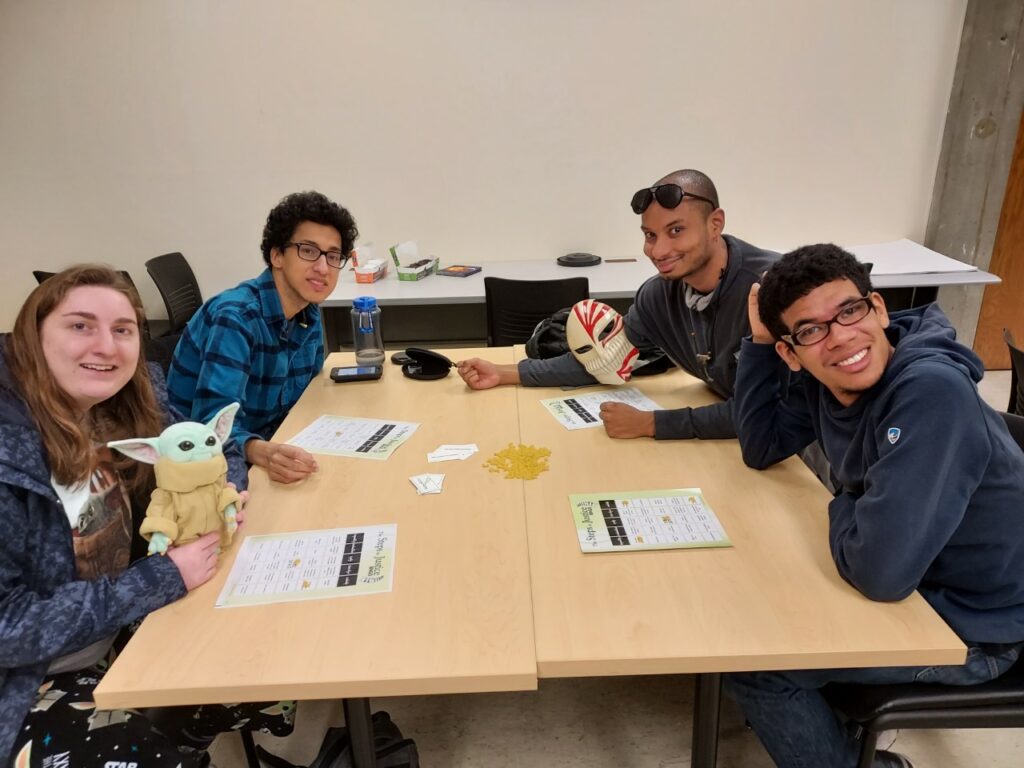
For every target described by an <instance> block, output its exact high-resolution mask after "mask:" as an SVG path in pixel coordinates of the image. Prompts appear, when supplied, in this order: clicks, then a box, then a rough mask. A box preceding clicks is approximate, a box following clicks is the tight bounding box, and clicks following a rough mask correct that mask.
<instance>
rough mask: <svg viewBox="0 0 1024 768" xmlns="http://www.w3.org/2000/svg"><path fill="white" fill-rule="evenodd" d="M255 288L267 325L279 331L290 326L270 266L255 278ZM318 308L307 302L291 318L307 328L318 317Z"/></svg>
mask: <svg viewBox="0 0 1024 768" xmlns="http://www.w3.org/2000/svg"><path fill="white" fill-rule="evenodd" d="M256 288H257V289H258V290H259V294H260V312H261V314H262V315H263V318H264V319H265V320H266V321H267V325H268V326H269V327H270V328H271V329H273V330H274V331H277V332H279V333H280V332H283V331H285V330H286V329H287V328H288V327H289V326H290V321H289V320H288V318H286V317H285V316H284V309H283V308H282V307H281V295H280V294H279V293H278V292H277V284H276V283H274V273H273V271H272V270H271V268H270V267H267V268H266V269H265V270H263V272H262V273H261V274H260V276H259V277H257V278H256ZM318 310H319V307H317V305H315V304H307V305H306V306H305V307H303V308H302V310H301V311H300V312H299V313H298V314H297V315H295V317H293V318H292V320H297V321H298V323H299V325H301V326H302V327H303V328H307V327H309V326H311V325H314V324H315V323H316V321H317V318H318V317H319V313H318Z"/></svg>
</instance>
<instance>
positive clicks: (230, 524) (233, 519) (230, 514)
mask: <svg viewBox="0 0 1024 768" xmlns="http://www.w3.org/2000/svg"><path fill="white" fill-rule="evenodd" d="M237 517H238V513H237V511H236V509H235V505H234V504H228V505H227V507H225V508H224V524H225V525H226V526H227V529H228V535H229V536H234V534H235V531H237V530H238V520H237Z"/></svg>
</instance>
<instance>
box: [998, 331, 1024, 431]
mask: <svg viewBox="0 0 1024 768" xmlns="http://www.w3.org/2000/svg"><path fill="white" fill-rule="evenodd" d="M1003 340H1004V341H1005V342H1006V346H1007V347H1009V348H1010V404H1009V405H1007V406H1006V410H1007V411H1009V412H1010V413H1015V414H1017V415H1018V416H1024V350H1022V349H1021V348H1020V347H1018V346H1017V345H1016V343H1015V342H1014V340H1013V334H1012V333H1010V329H1009V328H1003Z"/></svg>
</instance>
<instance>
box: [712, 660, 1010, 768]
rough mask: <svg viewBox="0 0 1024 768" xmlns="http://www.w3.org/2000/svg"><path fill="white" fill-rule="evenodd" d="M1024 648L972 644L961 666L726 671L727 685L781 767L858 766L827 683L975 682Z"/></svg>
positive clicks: (1002, 667)
mask: <svg viewBox="0 0 1024 768" xmlns="http://www.w3.org/2000/svg"><path fill="white" fill-rule="evenodd" d="M1020 650H1021V646H1020V645H1017V646H1015V647H1012V648H1010V649H1007V650H1005V651H1004V652H1002V653H999V654H996V655H990V654H988V653H986V652H985V651H983V650H982V649H980V648H975V647H969V648H968V649H967V661H966V663H964V664H963V665H961V666H942V667H879V668H872V669H806V670H797V671H792V672H739V673H734V674H729V675H724V676H723V687H724V689H725V691H726V693H728V694H729V695H730V696H732V698H733V699H735V700H736V701H737V703H739V705H740V707H741V708H742V709H743V713H744V715H745V716H746V718H747V721H748V722H749V723H750V725H751V727H753V729H754V732H755V733H756V734H757V736H758V738H759V739H761V743H762V744H764V746H765V749H767V750H768V754H769V755H771V757H772V760H774V761H775V764H776V765H777V766H779V767H780V768H821V767H822V766H830V768H847V767H848V768H853V767H854V766H856V765H857V758H858V754H859V751H860V750H859V744H858V742H857V740H856V739H855V738H854V737H853V735H852V734H851V733H850V732H849V731H848V730H847V729H846V727H845V726H844V725H843V724H842V723H841V722H840V720H839V718H838V717H837V716H836V714H835V713H834V712H833V711H832V708H831V707H829V705H828V703H827V702H826V701H825V698H824V697H823V696H822V695H821V692H820V690H819V689H820V688H822V687H823V686H824V685H825V684H826V683H831V682H837V683H838V682H842V683H869V684H875V683H912V682H917V683H941V684H943V685H975V684H977V683H983V682H986V681H988V680H994V679H995V678H997V677H999V676H1000V675H1001V674H1003V672H1005V671H1006V670H1007V669H1009V668H1010V667H1012V666H1013V664H1014V662H1015V661H1016V660H1017V656H1018V655H1019V653H1020Z"/></svg>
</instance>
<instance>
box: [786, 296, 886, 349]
mask: <svg viewBox="0 0 1024 768" xmlns="http://www.w3.org/2000/svg"><path fill="white" fill-rule="evenodd" d="M874 308H875V305H874V304H872V303H871V297H870V296H861V297H860V298H859V299H856V300H855V301H851V302H850V303H849V304H847V305H846V306H844V307H843V308H842V309H840V310H839V311H838V312H837V313H836V316H835V317H833V318H832V319H831V320H826V321H825V322H823V323H812V324H811V325H802V326H800V327H799V328H797V329H796V330H795V331H793V333H784V334H782V336H781V337H780V338H781V339H782V340H783V341H784V342H786V343H787V344H791V345H792V346H795V347H810V346H813V345H815V344H819V343H821V342H823V341H824V340H825V339H826V338H828V335H829V333H831V331H832V324H833V323H838V324H839V325H856V324H857V323H859V322H860V321H861V320H863V319H864V318H865V317H867V316H868V314H869V313H870V312H871V310H873V309H874Z"/></svg>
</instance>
